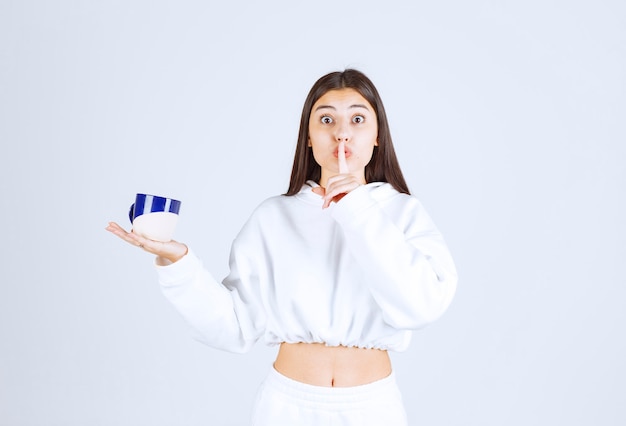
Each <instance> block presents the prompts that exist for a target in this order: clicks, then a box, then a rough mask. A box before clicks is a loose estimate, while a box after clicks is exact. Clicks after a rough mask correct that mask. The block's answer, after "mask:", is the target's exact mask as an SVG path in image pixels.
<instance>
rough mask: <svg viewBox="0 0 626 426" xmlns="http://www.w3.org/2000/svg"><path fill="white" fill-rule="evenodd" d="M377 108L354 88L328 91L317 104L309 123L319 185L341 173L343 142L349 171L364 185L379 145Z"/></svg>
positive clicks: (310, 140) (310, 142)
mask: <svg viewBox="0 0 626 426" xmlns="http://www.w3.org/2000/svg"><path fill="white" fill-rule="evenodd" d="M377 137H378V123H377V120H376V113H375V112H374V108H373V107H372V106H371V105H370V103H369V102H367V100H366V99H365V98H364V97H363V96H361V94H359V92H357V91H356V90H354V89H340V90H331V91H329V92H326V93H325V94H324V95H323V96H322V97H321V98H319V99H318V100H317V102H315V104H314V105H313V109H312V111H311V116H310V120H309V146H310V147H311V148H312V149H313V157H314V158H315V162H316V163H317V164H319V165H320V167H321V169H322V174H321V179H320V182H319V183H320V185H321V186H324V187H325V186H326V180H327V179H328V178H329V177H330V176H334V175H337V174H339V165H338V146H339V142H342V141H343V142H344V145H345V153H346V161H347V163H348V171H349V173H350V174H352V175H354V176H355V177H357V179H359V181H361V183H366V182H365V166H366V165H367V164H368V163H369V162H370V160H371V158H372V153H373V151H374V147H375V146H377V145H378V140H377Z"/></svg>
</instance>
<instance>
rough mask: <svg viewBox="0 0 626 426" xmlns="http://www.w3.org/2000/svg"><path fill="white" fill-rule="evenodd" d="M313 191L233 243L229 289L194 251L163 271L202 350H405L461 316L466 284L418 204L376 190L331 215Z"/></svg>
mask: <svg viewBox="0 0 626 426" xmlns="http://www.w3.org/2000/svg"><path fill="white" fill-rule="evenodd" d="M315 186H318V185H317V184H316V183H314V182H312V181H309V182H307V184H306V185H304V186H303V187H302V190H301V191H300V192H299V193H298V194H296V195H295V196H284V195H281V196H276V197H272V198H269V199H267V200H265V201H264V202H263V203H261V205H259V207H257V209H256V210H255V211H254V212H253V214H252V216H251V217H250V219H249V220H248V221H247V222H246V224H245V225H244V227H243V228H242V230H241V231H240V233H239V235H237V237H236V239H235V241H234V242H233V245H232V250H231V255H230V273H229V274H228V276H227V277H226V278H225V279H224V280H223V281H222V283H220V282H219V281H217V280H215V279H214V278H213V277H212V276H211V275H210V273H209V272H207V271H206V270H205V269H204V268H203V266H202V264H201V262H200V261H199V260H198V258H197V257H196V256H195V255H194V253H193V252H192V251H191V250H190V251H189V253H188V254H187V255H186V256H185V257H184V258H182V259H181V260H179V261H178V262H176V263H174V264H171V265H168V266H157V272H158V275H159V281H160V283H161V286H162V289H163V292H164V294H165V296H166V297H167V298H168V299H169V300H170V301H171V302H172V304H173V305H174V306H175V307H176V308H177V309H178V311H179V312H180V313H181V314H182V315H183V317H184V318H185V319H186V320H187V322H188V323H189V324H190V325H191V326H192V327H193V328H194V329H195V330H196V332H197V336H198V338H199V340H201V341H202V342H204V343H206V344H207V345H209V346H212V347H215V348H219V349H224V350H227V351H232V352H245V351H247V350H249V349H250V348H251V347H252V345H253V344H254V343H255V342H256V341H257V340H258V339H259V338H260V337H261V336H264V340H265V342H266V343H267V344H269V345H276V344H279V343H281V342H288V343H296V342H307V343H313V342H316V343H325V344H326V345H328V346H338V345H342V346H357V347H363V348H377V349H386V350H393V351H403V350H405V349H406V348H407V346H408V344H409V341H410V338H411V330H414V329H417V328H420V327H423V326H424V325H426V324H428V323H429V322H431V321H434V320H435V319H437V318H438V317H439V316H440V315H441V314H443V312H444V311H445V310H446V309H447V307H448V306H449V304H450V302H451V300H452V297H453V295H454V292H455V290H456V282H457V274H456V269H455V266H454V263H453V261H452V258H451V256H450V253H449V251H448V249H447V247H446V244H445V242H444V240H443V238H442V236H441V234H440V233H439V231H438V230H437V228H436V227H435V225H434V224H433V222H432V221H431V219H430V217H429V216H428V214H427V213H426V211H425V210H424V208H423V207H422V205H421V204H420V202H419V201H418V200H417V199H416V198H415V197H413V196H410V195H407V194H402V193H399V192H398V191H396V190H395V189H394V188H393V187H392V186H391V185H390V184H388V183H380V182H376V183H370V184H367V185H363V186H361V187H359V188H357V189H355V190H354V191H352V192H350V193H349V194H347V195H346V196H345V197H344V198H343V199H341V200H340V201H339V202H338V203H332V204H331V206H330V207H329V208H327V209H322V208H321V206H322V198H321V197H320V196H319V195H317V194H315V193H314V192H313V191H312V188H313V187H315Z"/></svg>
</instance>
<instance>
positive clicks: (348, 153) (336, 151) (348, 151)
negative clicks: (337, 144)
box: [333, 147, 352, 158]
mask: <svg viewBox="0 0 626 426" xmlns="http://www.w3.org/2000/svg"><path fill="white" fill-rule="evenodd" d="M344 152H345V153H346V158H348V157H350V156H351V155H352V151H350V149H349V148H348V147H346V148H345V149H344ZM333 155H334V156H335V158H339V148H336V149H335V150H334V151H333Z"/></svg>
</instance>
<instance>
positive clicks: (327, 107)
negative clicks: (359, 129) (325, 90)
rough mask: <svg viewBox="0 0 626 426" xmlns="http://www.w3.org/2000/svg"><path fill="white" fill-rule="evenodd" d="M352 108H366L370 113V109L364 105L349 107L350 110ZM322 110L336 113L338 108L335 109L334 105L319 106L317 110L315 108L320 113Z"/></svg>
mask: <svg viewBox="0 0 626 426" xmlns="http://www.w3.org/2000/svg"><path fill="white" fill-rule="evenodd" d="M350 108H365V109H366V110H368V111H369V108H368V107H367V106H366V105H364V104H354V105H350V106H349V107H348V109H350ZM320 109H332V110H335V111H336V110H337V108H335V107H334V106H332V105H320V106H318V107H317V108H315V111H318V110H320Z"/></svg>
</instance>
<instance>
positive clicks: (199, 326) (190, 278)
mask: <svg viewBox="0 0 626 426" xmlns="http://www.w3.org/2000/svg"><path fill="white" fill-rule="evenodd" d="M239 241H240V240H239V239H236V240H235V241H234V242H233V245H232V249H231V254H230V261H229V264H230V273H229V275H228V277H226V278H225V279H224V281H223V282H222V283H220V282H218V281H216V280H215V279H214V278H213V276H212V275H211V274H210V273H209V272H208V271H207V270H206V269H205V268H204V267H203V266H202V263H201V262H200V260H199V259H198V258H197V257H196V255H195V254H194V253H193V252H192V251H191V250H189V253H188V254H187V255H186V256H185V257H183V258H182V259H180V260H179V261H178V262H176V263H173V264H171V265H168V266H158V265H157V266H156V268H157V273H158V277H159V282H160V284H161V289H162V291H163V294H164V295H165V297H166V298H167V299H168V300H169V301H170V302H171V303H172V304H173V305H174V307H175V308H176V310H178V312H179V313H180V314H181V315H182V316H183V317H184V318H185V320H186V321H187V323H188V324H189V325H190V326H191V327H192V329H193V330H194V331H195V337H196V339H198V340H199V341H201V342H202V343H205V344H207V345H209V346H211V347H214V348H216V349H222V350H226V351H229V352H237V353H243V352H247V351H249V350H250V349H251V348H252V346H253V345H254V343H255V342H256V341H257V340H258V339H259V338H260V337H261V336H262V335H263V332H264V329H265V322H266V320H265V314H264V311H263V309H262V306H261V302H260V296H259V294H258V282H257V277H258V274H255V273H253V267H252V265H251V264H250V261H249V260H248V259H249V258H248V257H247V256H246V254H245V251H244V250H243V249H241V247H240V245H241V244H240V243H239Z"/></svg>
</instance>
